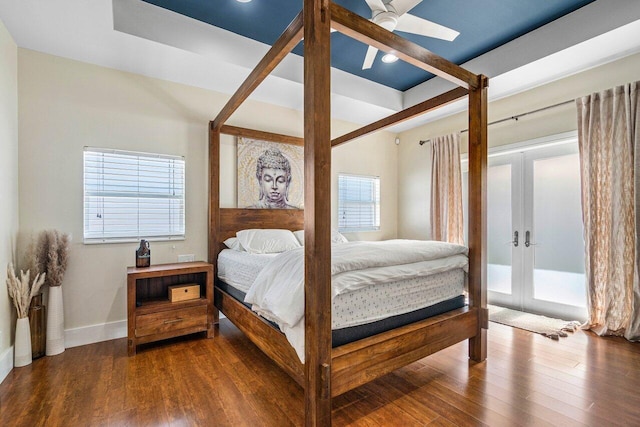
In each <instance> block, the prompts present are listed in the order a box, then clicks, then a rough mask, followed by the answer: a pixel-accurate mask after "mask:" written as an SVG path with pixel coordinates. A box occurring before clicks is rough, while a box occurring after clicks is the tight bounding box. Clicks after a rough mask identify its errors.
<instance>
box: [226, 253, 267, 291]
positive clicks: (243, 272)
mask: <svg viewBox="0 0 640 427" xmlns="http://www.w3.org/2000/svg"><path fill="white" fill-rule="evenodd" d="M277 255H278V254H250V253H249V252H244V251H236V250H232V249H223V250H222V251H220V254H219V255H218V278H220V280H222V281H223V282H225V283H227V284H229V285H231V286H233V287H234V288H236V289H238V290H240V291H242V292H244V293H247V292H248V291H249V288H250V287H251V285H252V284H253V281H254V280H255V279H256V277H257V276H258V273H260V271H261V270H262V269H263V268H264V267H265V266H266V265H267V264H269V263H270V262H271V260H273V258H275V257H276V256H277Z"/></svg>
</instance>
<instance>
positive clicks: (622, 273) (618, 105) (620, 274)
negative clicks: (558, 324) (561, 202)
mask: <svg viewBox="0 0 640 427" xmlns="http://www.w3.org/2000/svg"><path fill="white" fill-rule="evenodd" d="M639 83H640V82H636V83H634V84H628V85H625V86H618V87H616V88H614V89H610V90H606V91H603V92H599V93H594V94H592V95H589V96H585V97H582V98H578V99H577V100H576V105H577V108H578V139H579V146H580V168H581V179H582V219H583V222H584V240H585V274H586V281H587V288H588V289H587V290H588V304H589V318H588V321H587V324H586V327H588V328H589V329H591V330H593V331H594V332H596V333H597V334H598V335H623V334H625V335H626V336H627V337H636V338H637V337H638V335H639V330H638V323H639V319H638V310H639V309H640V308H639V306H638V304H639V303H640V293H639V292H638V269H637V266H638V256H637V253H638V250H637V247H636V244H637V242H639V241H640V239H638V238H637V234H636V233H637V231H638V228H637V227H636V221H637V215H636V206H638V205H640V203H637V200H638V195H635V193H634V191H636V189H637V190H638V191H640V187H639V186H637V185H635V182H636V179H637V178H638V174H637V173H635V172H634V165H635V162H636V160H635V156H634V153H635V152H636V149H640V147H638V145H639V144H640V139H639V138H638V129H637V128H638V124H640V121H639V120H638V112H639V110H640V108H639V106H640V105H639V102H640V96H639V88H638V86H639ZM634 196H635V197H634ZM634 294H635V295H636V297H635V298H636V300H635V301H634Z"/></svg>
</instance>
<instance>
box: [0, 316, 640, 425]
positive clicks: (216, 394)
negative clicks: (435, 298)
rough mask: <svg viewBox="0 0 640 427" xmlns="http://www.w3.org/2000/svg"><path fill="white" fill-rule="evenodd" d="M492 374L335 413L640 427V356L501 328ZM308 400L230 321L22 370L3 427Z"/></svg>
mask: <svg viewBox="0 0 640 427" xmlns="http://www.w3.org/2000/svg"><path fill="white" fill-rule="evenodd" d="M488 337H489V352H488V359H487V360H486V362H483V363H479V364H474V363H470V362H469V361H468V358H467V345H466V342H465V343H461V344H458V345H456V346H454V347H451V348H449V349H446V350H443V351H441V352H439V353H437V354H435V355H433V356H430V357H428V358H425V359H423V360H421V361H419V362H416V363H414V364H412V365H409V366H407V367H405V368H402V369H399V370H398V371H395V372H394V373H392V374H389V375H386V376H384V377H382V378H380V379H378V380H376V381H374V382H371V383H369V384H367V385H364V386H362V387H359V388H357V389H355V390H352V391H350V392H348V393H345V394H343V395H341V396H339V397H337V398H335V399H334V401H333V425H334V426H346V425H353V426H396V425H397V426H403V427H409V426H422V425H428V426H478V425H489V426H515V425H526V426H547V425H561V426H581V425H588V426H617V425H619V426H633V425H640V344H633V343H629V342H627V341H626V340H624V339H620V338H597V337H595V336H593V335H591V334H588V333H583V332H577V333H575V334H573V335H571V336H570V337H569V338H563V339H561V340H560V341H552V340H550V339H548V338H544V337H542V336H540V335H536V334H532V333H529V332H526V331H522V330H519V329H512V328H510V327H507V326H503V325H499V324H495V323H491V324H490V329H489V333H488ZM303 400H304V395H303V392H302V389H301V388H300V387H299V386H298V385H296V384H295V383H294V382H293V380H291V379H290V378H289V377H288V376H287V375H286V374H285V373H284V372H283V371H281V370H280V369H278V368H277V367H276V366H275V365H274V364H273V363H272V362H271V361H270V360H269V359H268V358H267V357H266V356H264V355H263V354H262V353H261V352H260V350H258V349H257V348H256V347H255V346H253V344H251V343H250V342H249V341H248V340H247V338H246V337H244V336H243V335H242V333H241V332H239V331H238V330H237V329H236V328H235V327H234V326H232V325H231V324H230V323H228V321H227V320H226V319H224V320H222V321H221V325H220V329H219V331H217V333H216V336H215V337H214V338H213V339H204V338H202V335H194V336H192V337H188V338H183V339H176V340H173V341H167V342H162V343H155V344H149V345H147V346H141V347H139V349H138V354H137V355H136V356H135V357H131V358H129V357H127V344H126V340H125V339H119V340H114V341H107V342H103V343H98V344H92V345H88V346H83V347H76V348H71V349H68V350H66V351H65V352H64V353H63V354H61V355H59V356H53V357H44V358H41V359H38V360H35V361H34V362H33V364H31V365H29V366H27V367H23V368H16V369H14V370H13V371H12V372H11V373H10V374H9V375H8V377H7V378H6V379H5V380H4V382H3V383H2V384H1V385H0V425H2V426H45V425H46V426H103V425H104V426H151V425H153V426H159V425H162V426H164V425H167V426H278V427H280V426H290V425H296V426H297V425H302V424H303V420H304V417H303V415H304V414H303V410H304V409H303Z"/></svg>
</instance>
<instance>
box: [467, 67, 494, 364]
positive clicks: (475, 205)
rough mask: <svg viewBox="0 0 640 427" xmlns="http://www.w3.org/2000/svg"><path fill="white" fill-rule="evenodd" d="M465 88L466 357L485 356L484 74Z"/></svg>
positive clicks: (485, 95) (478, 359) (485, 127)
mask: <svg viewBox="0 0 640 427" xmlns="http://www.w3.org/2000/svg"><path fill="white" fill-rule="evenodd" d="M478 80H479V83H480V84H479V85H478V87H477V88H476V89H471V90H469V219H468V226H469V306H470V307H471V308H477V309H478V316H479V319H478V320H479V321H478V322H477V327H476V336H475V337H473V338H470V339H469V357H470V358H471V359H472V360H474V361H477V362H480V361H483V360H485V359H486V358H487V328H488V322H489V318H488V311H487V308H486V307H487V288H486V283H487V263H486V259H487V255H486V254H487V86H488V79H487V77H486V76H483V75H480V76H478Z"/></svg>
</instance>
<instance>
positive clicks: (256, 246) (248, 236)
mask: <svg viewBox="0 0 640 427" xmlns="http://www.w3.org/2000/svg"><path fill="white" fill-rule="evenodd" d="M236 237H238V240H239V241H240V244H241V245H242V247H243V248H244V250H246V251H247V252H249V253H252V254H273V253H279V252H285V251H289V250H291V249H295V248H299V247H300V243H299V242H298V240H297V239H296V236H294V235H293V233H292V232H291V231H289V230H278V229H250V230H241V231H238V232H237V233H236Z"/></svg>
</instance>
